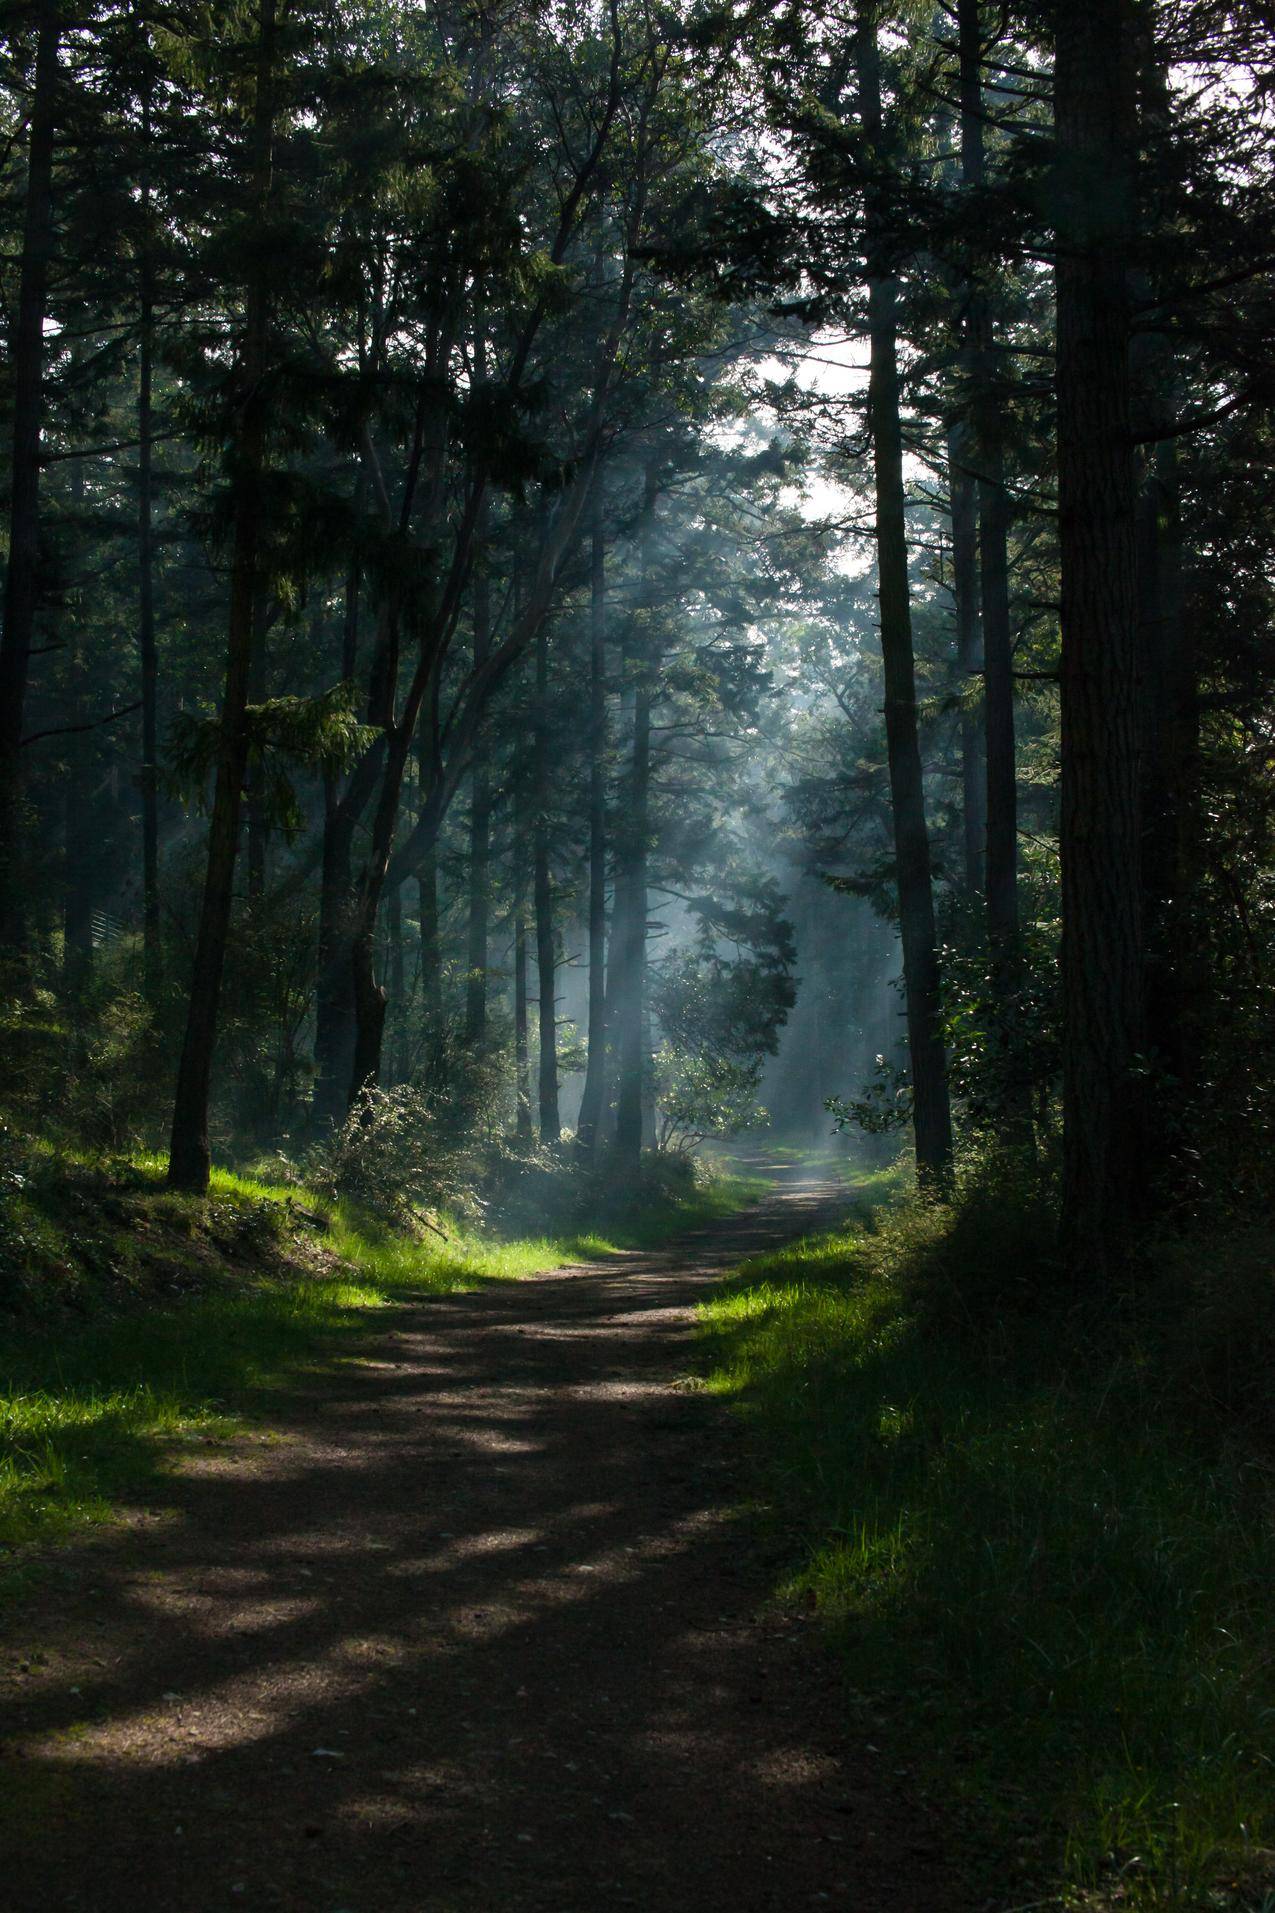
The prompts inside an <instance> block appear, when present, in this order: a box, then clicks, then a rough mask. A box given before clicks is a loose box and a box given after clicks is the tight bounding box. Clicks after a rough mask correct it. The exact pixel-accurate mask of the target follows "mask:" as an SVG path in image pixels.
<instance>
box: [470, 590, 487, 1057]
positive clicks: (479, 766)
mask: <svg viewBox="0 0 1275 1913" xmlns="http://www.w3.org/2000/svg"><path fill="white" fill-rule="evenodd" d="M482 563H483V560H482V554H481V553H480V554H479V560H478V570H477V572H476V574H475V577H474V665H475V668H477V667H479V666H481V665H482V664H483V663H484V662H485V660H486V657H487V653H488V651H489V649H490V647H491V587H490V585H489V583H488V580H487V577H486V575H485V573H484V571H483V569H482ZM472 791H473V795H472V799H471V803H470V812H469V939H468V944H469V947H468V954H467V958H466V969H467V976H466V979H465V1040H466V1041H467V1042H468V1043H470V1044H478V1045H480V1044H481V1043H482V1042H483V1041H484V1039H485V1037H486V1034H487V967H488V957H487V938H488V923H489V918H490V911H491V900H490V889H491V787H490V784H489V782H488V778H487V769H486V766H485V764H484V763H483V761H482V758H481V756H479V758H478V759H477V761H476V762H475V765H474V773H473V780H472Z"/></svg>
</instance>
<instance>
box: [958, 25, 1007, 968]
mask: <svg viewBox="0 0 1275 1913" xmlns="http://www.w3.org/2000/svg"><path fill="white" fill-rule="evenodd" d="M957 35H958V45H959V54H960V90H961V175H962V179H963V181H964V183H965V185H966V186H967V187H971V188H973V189H975V190H977V189H978V188H979V187H981V186H982V184H983V180H984V175H985V154H984V144H983V113H984V108H983V81H982V20H981V9H980V0H958V6H957ZM967 330H968V336H969V351H968V354H967V367H968V374H969V387H970V414H971V425H972V431H971V435H970V436H971V450H972V453H973V464H974V467H975V470H976V471H977V473H978V483H977V497H978V518H979V594H980V597H981V600H982V614H983V683H984V695H985V712H986V717H985V723H986V733H985V739H986V753H987V799H986V815H987V828H986V840H985V841H986V868H985V881H986V886H987V927H988V936H989V939H990V942H991V945H992V950H993V954H994V956H995V957H996V959H997V960H998V961H999V962H1000V963H1001V964H1005V963H1012V961H1013V956H1014V950H1015V946H1016V944H1017V940H1018V779H1017V767H1016V762H1015V751H1014V677H1013V668H1014V667H1013V645H1012V639H1011V632H1010V620H1009V495H1008V492H1007V491H1006V488H1005V470H1004V467H1005V451H1004V417H1003V411H1004V408H1003V406H1002V403H1001V399H1000V391H999V385H1000V379H1001V376H1002V368H1001V362H1000V357H999V353H998V351H997V346H996V328H995V324H994V321H993V318H992V311H991V304H990V301H989V298H988V294H987V291H986V288H985V287H984V286H982V285H980V284H978V283H977V280H976V281H975V283H974V284H973V285H972V286H971V291H970V302H969V319H968V327H967Z"/></svg>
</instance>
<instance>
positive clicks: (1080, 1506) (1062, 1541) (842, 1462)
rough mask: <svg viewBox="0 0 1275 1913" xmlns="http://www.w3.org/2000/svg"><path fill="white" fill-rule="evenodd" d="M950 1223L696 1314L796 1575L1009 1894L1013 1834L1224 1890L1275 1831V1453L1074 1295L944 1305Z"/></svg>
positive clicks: (830, 1261) (1129, 1869) (1057, 1851)
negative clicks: (970, 1312) (931, 1280)
mask: <svg viewBox="0 0 1275 1913" xmlns="http://www.w3.org/2000/svg"><path fill="white" fill-rule="evenodd" d="M943 1227H944V1224H943V1222H942V1220H941V1218H939V1217H937V1216H935V1215H931V1216H929V1217H919V1218H917V1219H915V1220H914V1221H913V1222H911V1223H908V1222H906V1221H904V1222H901V1223H900V1224H899V1225H898V1226H896V1227H894V1228H893V1230H892V1229H891V1228H890V1227H889V1226H887V1227H886V1228H885V1230H884V1231H883V1233H882V1235H881V1236H879V1237H874V1236H873V1235H872V1234H870V1233H867V1232H864V1231H862V1230H861V1231H857V1232H849V1233H845V1234H838V1235H834V1236H828V1237H823V1238H820V1239H816V1240H811V1241H807V1242H804V1243H801V1244H799V1245H797V1246H796V1247H795V1248H793V1249H791V1250H788V1251H785V1252H783V1253H782V1254H779V1255H775V1256H770V1257H767V1258H765V1259H763V1260H759V1261H757V1262H754V1263H752V1264H750V1265H749V1266H748V1267H747V1268H746V1269H745V1270H744V1271H743V1272H742V1273H741V1275H740V1277H739V1279H738V1280H737V1281H736V1282H735V1283H734V1284H733V1285H732V1286H730V1287H728V1288H727V1289H726V1290H725V1291H724V1292H723V1293H722V1294H721V1295H720V1296H719V1297H718V1298H717V1299H716V1300H714V1301H713V1302H712V1303H711V1304H709V1305H708V1306H707V1307H706V1309H705V1311H704V1317H703V1329H704V1334H705V1337H706V1344H705V1346H706V1352H707V1356H708V1361H709V1373H708V1382H709V1385H710V1386H711V1387H712V1388H713V1389H714V1390H716V1391H717V1392H718V1393H719V1394H721V1395H723V1396H725V1397H727V1398H729V1399H730V1400H732V1401H733V1402H734V1403H735V1404H736V1405H737V1406H738V1409H739V1411H740V1412H741V1413H742V1414H743V1415H744V1416H745V1417H746V1418H747V1419H748V1422H749V1423H750V1426H751V1429H752V1431H753V1436H754V1441H753V1451H754V1453H755V1456H756V1461H757V1468H758V1484H759V1491H760V1492H761V1494H762V1495H763V1497H764V1500H765V1501H766V1503H767V1504H769V1505H770V1506H771V1507H773V1508H775V1509H776V1510H778V1511H782V1512H781V1513H780V1514H778V1515H777V1516H776V1518H777V1519H781V1520H782V1521H783V1523H784V1524H785V1529H786V1534H787V1541H788V1544H789V1548H790V1556H791V1562H792V1567H791V1575H790V1579H789V1581H788V1582H787V1588H786V1591H787V1592H788V1593H789V1594H792V1595H797V1596H799V1597H800V1598H802V1599H804V1600H806V1601H812V1600H813V1601H814V1602H815V1603H816V1604H817V1606H818V1608H819V1609H820V1610H821V1611H822V1613H823V1615H824V1616H825V1618H826V1620H827V1622H828V1625H829V1627H830V1628H831V1630H832V1632H833V1634H834V1636H835V1638H836V1640H837V1642H838V1644H839V1646H840V1648H841V1649H842V1651H843V1652H844V1655H845V1657H846V1666H847V1678H848V1681H849V1683H850V1685H851V1688H852V1690H853V1692H854V1693H855V1694H856V1695H857V1696H858V1697H859V1701H860V1703H861V1704H862V1705H864V1706H873V1705H875V1706H877V1707H883V1710H884V1711H885V1712H886V1714H887V1715H888V1716H891V1717H893V1719H894V1720H895V1721H896V1723H897V1725H898V1727H899V1730H900V1740H901V1742H902V1743H904V1744H906V1746H907V1750H908V1758H909V1759H912V1758H914V1757H915V1756H916V1754H917V1752H918V1750H921V1751H922V1755H923V1758H924V1757H925V1756H924V1750H927V1749H928V1750H929V1772H928V1774H927V1776H926V1783H927V1784H928V1785H929V1786H931V1787H933V1788H934V1789H935V1790H936V1792H938V1793H939V1794H940V1795H941V1797H943V1798H944V1799H947V1800H950V1799H951V1798H952V1797H954V1796H962V1795H963V1796H964V1798H965V1800H966V1801H967V1803H968V1807H969V1811H970V1812H971V1814H972V1815H975V1816H976V1817H977V1819H978V1820H980V1821H981V1822H982V1823H983V1824H984V1825H985V1826H988V1827H990V1829H991V1834H990V1839H991V1848H990V1851H991V1853H992V1856H993V1858H992V1864H993V1866H994V1868H995V1869H996V1870H997V1878H998V1880H999V1882H1000V1885H1001V1887H1002V1888H1003V1887H1004V1886H1005V1884H1006V1880H1005V1874H1004V1868H1005V1865H1006V1864H1007V1862H1006V1854H1009V1855H1010V1856H1011V1857H1010V1860H1009V1861H1008V1864H1009V1866H1010V1869H1011V1871H1010V1875H1009V1879H1010V1880H1011V1881H1012V1880H1013V1879H1015V1878H1017V1877H1018V1875H1019V1873H1021V1875H1022V1877H1023V1879H1024V1881H1025V1882H1026V1880H1027V1879H1028V1878H1029V1877H1030V1879H1031V1882H1032V1884H1033V1885H1034V1886H1041V1885H1044V1886H1048V1887H1051V1888H1058V1887H1060V1886H1062V1887H1064V1888H1069V1889H1071V1890H1074V1891H1083V1892H1090V1891H1097V1890H1099V1889H1101V1890H1102V1891H1106V1890H1107V1889H1108V1888H1109V1887H1110V1885H1111V1882H1112V1881H1113V1880H1115V1879H1117V1878H1118V1880H1119V1884H1120V1900H1121V1904H1124V1905H1129V1906H1139V1905H1140V1906H1148V1907H1149V1906H1156V1907H1165V1908H1168V1907H1172V1908H1186V1907H1197V1906H1198V1907H1204V1906H1219V1905H1222V1904H1227V1905H1229V1904H1232V1901H1231V1899H1230V1898H1229V1897H1228V1894H1227V1890H1226V1881H1227V1880H1228V1878H1232V1877H1237V1878H1238V1877H1243V1876H1245V1875H1246V1874H1249V1875H1251V1872H1252V1868H1253V1867H1254V1866H1257V1868H1258V1871H1259V1872H1260V1870H1261V1865H1262V1864H1263V1863H1262V1862H1260V1860H1258V1859H1255V1858H1254V1855H1255V1853H1256V1852H1257V1851H1258V1850H1260V1849H1263V1848H1267V1847H1269V1846H1271V1845H1272V1844H1273V1843H1275V1764H1273V1763H1275V1660H1273V1658H1272V1655H1271V1652H1270V1643H1269V1603H1270V1597H1271V1589H1272V1588H1273V1587H1275V1531H1273V1529H1272V1523H1271V1519H1270V1501H1269V1476H1268V1475H1266V1476H1263V1474H1262V1471H1261V1470H1260V1469H1259V1468H1255V1467H1253V1466H1252V1465H1249V1462H1248V1457H1247V1454H1246V1451H1245V1448H1244V1445H1243V1444H1242V1443H1241V1444H1236V1445H1235V1447H1234V1450H1233V1451H1232V1448H1231V1446H1230V1445H1228V1444H1227V1443H1226V1442H1221V1443H1217V1442H1213V1441H1211V1440H1204V1439H1200V1438H1198V1436H1197V1434H1196V1433H1193V1432H1192V1430H1191V1429H1190V1428H1189V1427H1188V1426H1186V1425H1184V1424H1183V1423H1180V1422H1179V1420H1178V1419H1177V1417H1176V1416H1175V1413H1174V1407H1173V1402H1172V1400H1171V1399H1168V1400H1166V1399H1164V1397H1163V1396H1159V1395H1156V1394H1155V1393H1154V1392H1153V1391H1151V1390H1150V1389H1149V1388H1148V1387H1147V1386H1146V1385H1145V1380H1144V1379H1143V1378H1141V1377H1140V1374H1139V1367H1140V1363H1141V1362H1142V1361H1143V1360H1144V1359H1145V1357H1144V1356H1143V1355H1142V1354H1140V1353H1139V1351H1138V1350H1137V1349H1136V1348H1135V1349H1133V1350H1127V1349H1125V1350H1122V1349H1120V1348H1118V1347H1116V1346H1114V1345H1113V1346H1110V1347H1108V1348H1107V1349H1106V1350H1105V1351H1104V1349H1103V1346H1102V1343H1101V1341H1096V1342H1095V1341H1091V1340H1090V1339H1088V1336H1087V1332H1086V1333H1085V1334H1082V1333H1080V1332H1078V1331H1077V1330H1076V1328H1075V1327H1074V1325H1073V1324H1072V1323H1071V1322H1070V1321H1069V1319H1068V1316H1067V1313H1066V1311H1065V1309H1064V1308H1063V1307H1062V1306H1061V1305H1059V1306H1057V1307H1055V1308H1053V1309H1050V1308H1045V1309H1043V1310H1040V1311H1038V1312H1037V1314H1036V1315H1035V1316H1034V1317H1033V1316H1031V1315H1026V1316H1024V1317H1022V1318H1020V1319H1015V1320H1013V1321H1011V1322H1010V1323H1009V1325H1008V1328H1006V1327H1005V1325H1004V1324H1002V1325H1001V1328H1000V1329H999V1330H997V1329H995V1328H994V1327H989V1329H988V1333H987V1334H986V1335H983V1334H982V1333H979V1334H968V1335H964V1336H962V1335H954V1334H952V1333H950V1332H946V1331H942V1330H940V1329H939V1328H937V1327H936V1324H935V1322H934V1321H933V1319H931V1318H930V1317H929V1316H927V1313H926V1309H925V1306H924V1298H923V1295H919V1294H918V1291H917V1289H916V1287H915V1285H913V1284H912V1283H910V1282H909V1280H908V1277H909V1275H910V1273H912V1272H913V1271H914V1266H915V1263H916V1259H917V1257H918V1256H919V1255H922V1254H931V1255H932V1254H933V1252H934V1248H935V1242H936V1238H937V1236H938V1235H940V1234H941V1231H942V1229H943ZM1003 1247H1004V1245H1003V1244H1000V1243H998V1242H996V1241H995V1240H993V1241H991V1242H989V1243H988V1246H987V1253H988V1254H989V1255H992V1256H995V1254H996V1253H997V1251H998V1249H1000V1248H1003ZM1171 1392H1172V1391H1171V1390H1170V1391H1169V1394H1170V1396H1171ZM1268 1861H1269V1856H1268ZM1265 1878H1266V1881H1267V1883H1268V1884H1275V1878H1273V1876H1272V1874H1271V1873H1270V1872H1269V1871H1268V1873H1267V1874H1266V1876H1265ZM1262 1890H1265V1888H1263V1889H1262ZM1250 1894H1252V1895H1253V1897H1249V1896H1250ZM1018 1897H1020V1898H1021V1899H1023V1900H1027V1901H1031V1900H1034V1899H1036V1898H1038V1894H1037V1893H1036V1892H1032V1891H1024V1892H1023V1893H1022V1894H1021V1895H1019V1896H1018ZM1046 1903H1047V1904H1054V1903H1055V1902H1054V1901H1052V1900H1051V1901H1048V1902H1046ZM1057 1903H1058V1904H1061V1902H1057ZM1234 1903H1235V1904H1237V1905H1243V1906H1246V1907H1247V1906H1257V1905H1261V1904H1262V1891H1259V1890H1256V1889H1253V1888H1252V1887H1251V1883H1250V1886H1248V1887H1244V1888H1242V1889H1241V1890H1240V1897H1239V1898H1238V1899H1237V1900H1236V1901H1235V1902H1234ZM1103 1904H1104V1905H1105V1904H1106V1901H1105V1900H1104V1901H1103ZM1272 1904H1275V1900H1273V1901H1272Z"/></svg>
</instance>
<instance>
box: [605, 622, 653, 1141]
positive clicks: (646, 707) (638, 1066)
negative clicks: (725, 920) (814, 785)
mask: <svg viewBox="0 0 1275 1913" xmlns="http://www.w3.org/2000/svg"><path fill="white" fill-rule="evenodd" d="M639 669H640V671H641V677H640V678H639V681H638V686H637V695H636V698H635V701H634V709H633V757H632V765H631V770H630V775H629V804H628V815H627V817H626V818H625V820H624V827H623V832H622V836H621V842H620V849H621V863H622V877H621V879H620V881H622V882H623V886H624V890H625V897H624V903H623V908H622V909H618V910H617V918H618V919H619V920H620V922H621V923H622V926H623V937H624V944H623V949H622V951H621V953H620V965H619V971H620V975H619V982H620V989H619V992H618V1000H617V1002H616V1005H615V1009H614V1011H613V1018H614V1028H615V1035H616V1051H617V1094H616V1115H615V1148H616V1154H617V1156H618V1157H619V1159H620V1161H621V1163H622V1164H624V1165H625V1166H626V1167H628V1168H630V1169H633V1170H636V1169H637V1168H638V1167H639V1166H640V1163H641V1159H642V1091H643V1080H644V1078H645V1076H646V1074H647V1059H646V1057H645V1056H644V1054H643V1035H644V1032H645V1028H646V1017H645V1004H646V861H647V830H648V817H647V812H648V805H649V794H650V781H651V683H650V675H649V673H650V669H651V661H650V659H649V658H643V659H642V660H641V662H640V665H639Z"/></svg>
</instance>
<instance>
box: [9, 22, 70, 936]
mask: <svg viewBox="0 0 1275 1913" xmlns="http://www.w3.org/2000/svg"><path fill="white" fill-rule="evenodd" d="M61 31H62V22H61V17H60V14H59V9H58V7H57V5H56V4H55V0H45V4H44V5H43V7H42V8H41V10H40V13H39V23H38V27H37V33H36V52H35V85H34V90H33V94H32V100H31V131H30V135H29V139H28V144H27V185H26V199H25V204H24V208H23V223H22V266H21V272H20V275H19V280H18V307H17V314H16V318H15V322H14V328H13V343H12V352H13V372H12V378H13V441H12V443H13V463H12V468H11V477H10V495H9V564H8V571H7V573H6V576H5V589H4V631H3V633H2V634H0V950H15V949H16V948H17V947H18V946H19V945H20V943H21V941H22V937H23V931H22V889H23V885H22V864H21V836H22V786H21V749H22V734H23V723H24V718H25V714H26V695H27V682H28V678H29V674H30V668H31V648H32V639H33V636H34V632H35V620H36V612H37V610H38V608H39V599H40V430H41V425H42V423H43V418H44V321H45V316H46V313H47V309H48V289H49V271H50V266H51V263H52V257H53V242H54V234H53V153H54V144H55V131H56V115H57V83H58V45H59V41H60V38H61Z"/></svg>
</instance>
